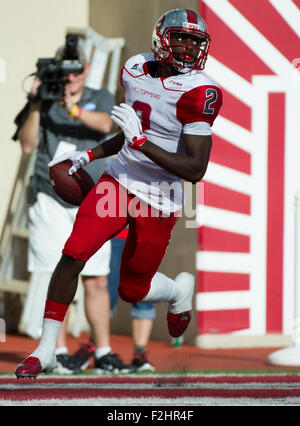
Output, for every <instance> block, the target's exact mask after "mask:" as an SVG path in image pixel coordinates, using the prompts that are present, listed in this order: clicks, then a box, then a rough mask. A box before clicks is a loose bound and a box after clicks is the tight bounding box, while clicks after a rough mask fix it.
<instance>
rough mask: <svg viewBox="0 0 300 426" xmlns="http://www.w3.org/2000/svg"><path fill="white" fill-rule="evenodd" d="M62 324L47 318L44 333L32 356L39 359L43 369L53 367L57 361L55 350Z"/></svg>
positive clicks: (44, 323)
mask: <svg viewBox="0 0 300 426" xmlns="http://www.w3.org/2000/svg"><path fill="white" fill-rule="evenodd" d="M61 326H62V322H60V321H55V320H52V319H49V318H45V319H44V321H43V332H42V337H41V340H40V343H39V346H38V347H37V348H36V350H35V351H34V352H33V353H32V354H31V355H30V356H32V357H36V358H39V360H40V362H41V366H42V368H43V369H44V368H47V367H48V366H51V365H52V364H53V362H54V361H55V349H56V341H57V337H58V333H59V331H60V329H61Z"/></svg>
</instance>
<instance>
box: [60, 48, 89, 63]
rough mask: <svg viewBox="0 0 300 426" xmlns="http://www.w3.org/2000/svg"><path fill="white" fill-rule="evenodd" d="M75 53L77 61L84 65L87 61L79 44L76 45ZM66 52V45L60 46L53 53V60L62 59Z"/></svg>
mask: <svg viewBox="0 0 300 426" xmlns="http://www.w3.org/2000/svg"><path fill="white" fill-rule="evenodd" d="M76 51H77V54H78V61H79V62H80V63H81V64H82V65H83V66H84V65H85V64H86V63H87V59H86V56H85V53H84V50H83V48H82V47H81V46H77V48H76ZM65 54H66V46H65V45H63V46H60V47H59V48H58V49H57V51H56V53H55V58H54V59H55V60H56V61H62V60H63V59H64V57H65Z"/></svg>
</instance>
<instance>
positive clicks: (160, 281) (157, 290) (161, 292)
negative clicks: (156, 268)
mask: <svg viewBox="0 0 300 426" xmlns="http://www.w3.org/2000/svg"><path fill="white" fill-rule="evenodd" d="M176 292H177V288H176V286H175V282H174V280H171V278H168V277H167V276H166V275H164V274H161V273H160V272H157V273H156V274H155V275H154V277H153V278H152V281H151V287H150V290H149V293H148V294H147V296H146V297H144V299H143V300H142V302H147V303H159V302H173V301H174V300H175V297H176Z"/></svg>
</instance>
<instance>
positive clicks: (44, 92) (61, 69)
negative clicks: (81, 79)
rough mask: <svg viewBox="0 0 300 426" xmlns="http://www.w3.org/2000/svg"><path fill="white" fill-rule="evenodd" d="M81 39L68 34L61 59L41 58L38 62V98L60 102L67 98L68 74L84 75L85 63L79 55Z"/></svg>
mask: <svg viewBox="0 0 300 426" xmlns="http://www.w3.org/2000/svg"><path fill="white" fill-rule="evenodd" d="M78 42H79V37H78V35H76V34H67V36H66V43H65V46H64V48H63V50H62V57H61V58H41V59H39V60H38V62H37V73H36V76H37V77H38V78H39V79H40V80H41V85H40V87H39V92H38V98H39V99H42V100H52V101H54V100H59V99H63V98H64V96H65V85H66V84H67V82H68V81H67V79H64V77H65V76H67V75H68V74H71V73H74V74H82V73H83V71H84V63H83V62H82V61H81V62H80V60H79V59H80V58H79V54H78Z"/></svg>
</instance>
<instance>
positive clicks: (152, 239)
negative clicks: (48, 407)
mask: <svg viewBox="0 0 300 426" xmlns="http://www.w3.org/2000/svg"><path fill="white" fill-rule="evenodd" d="M209 44H210V36H209V34H208V32H207V27H206V24H205V22H204V21H203V19H202V18H201V17H200V15H199V14H198V13H196V12H194V11H192V10H189V9H175V10H171V11H169V12H167V13H165V14H164V15H163V16H162V17H161V18H160V19H159V20H158V22H157V24H156V25H155V27H154V31H153V44H152V50H153V53H152V54H148V53H143V54H139V55H137V56H134V57H132V58H131V59H129V60H128V61H127V62H126V64H125V65H124V67H123V68H122V71H121V84H122V86H123V88H124V91H125V103H124V104H121V105H120V106H115V107H114V109H113V112H112V119H113V121H114V122H115V123H116V124H117V125H118V126H119V127H120V128H121V130H122V132H121V133H119V134H118V135H116V136H115V137H114V138H112V139H111V140H109V141H107V142H104V143H103V144H102V145H99V146H98V147H96V148H94V149H92V150H87V151H83V152H76V153H73V154H70V155H69V156H68V159H71V160H72V163H73V165H72V167H71V169H70V171H69V173H70V174H72V173H74V172H75V171H76V170H78V169H79V168H80V167H83V166H85V165H86V164H88V163H89V162H91V161H95V160H97V159H100V158H104V157H108V156H112V155H115V154H117V157H116V158H115V159H114V160H113V161H112V163H111V165H110V166H109V167H108V168H107V169H106V171H105V172H104V175H103V176H102V177H101V179H100V181H99V182H98V184H97V185H96V187H95V188H94V189H93V190H92V191H91V192H90V193H89V194H88V196H87V197H86V198H85V200H84V201H83V203H82V205H81V207H80V209H79V212H78V215H77V219H76V222H75V225H74V228H73V232H72V234H71V236H70V237H69V239H68V240H67V242H66V244H65V247H64V249H63V255H62V257H61V260H60V262H59V263H58V265H57V267H56V270H55V272H54V274H53V276H52V279H51V281H50V285H49V291H48V298H47V302H46V307H45V316H44V324H43V334H42V338H41V341H40V344H39V346H38V348H37V349H36V350H35V351H34V352H33V354H31V355H30V357H29V358H27V359H25V360H24V361H23V362H22V364H20V365H19V366H18V367H17V369H16V375H17V377H36V376H37V375H38V374H39V373H41V372H42V371H47V370H51V368H52V367H53V365H54V364H55V356H54V352H55V343H56V338H57V334H58V332H59V329H60V326H61V322H62V321H63V319H64V316H65V314H66V312H67V309H68V306H69V305H70V304H71V302H72V300H73V298H74V295H75V292H76V289H77V281H78V274H79V273H80V271H81V270H82V268H83V267H84V265H85V262H86V261H87V260H88V259H89V258H90V257H91V256H92V255H93V254H94V253H95V252H96V251H97V250H98V249H99V248H100V247H101V246H102V245H103V244H104V243H105V241H107V240H109V239H110V238H112V237H113V236H115V235H116V234H118V233H119V232H120V231H121V230H122V229H124V228H125V227H126V226H127V225H128V226H129V234H128V238H127V242H126V246H125V248H124V252H123V257H122V264H121V271H120V285H119V293H120V296H121V297H122V299H123V300H125V301H127V302H130V303H132V302H137V301H141V302H149V303H158V302H168V313H167V322H168V328H169V332H170V334H171V336H173V337H178V336H181V335H182V334H183V333H184V331H185V330H186V328H187V326H188V324H189V322H190V320H191V311H192V297H193V293H194V277H193V276H192V275H191V274H189V273H185V272H183V273H181V274H179V275H178V276H177V278H176V279H175V280H172V279H170V278H168V277H166V276H165V275H163V274H161V273H157V270H158V268H159V265H160V263H161V261H162V259H163V257H164V254H165V251H166V249H167V247H168V244H169V241H170V238H171V233H172V229H173V227H174V225H175V223H176V220H177V217H178V212H179V211H180V209H181V207H182V202H183V201H182V200H183V194H182V189H181V185H180V181H181V180H182V179H184V180H186V181H189V182H192V183H196V182H199V181H200V180H201V179H202V178H203V176H204V174H205V172H206V169H207V165H208V161H209V156H210V151H211V146H212V137H211V126H212V125H213V122H214V120H215V118H216V117H217V115H218V113H219V110H220V107H221V105H222V92H221V89H220V88H219V86H218V85H217V84H216V83H215V82H214V81H212V80H211V79H210V78H208V77H207V76H206V75H205V74H203V73H202V70H203V69H204V66H205V62H206V59H207V55H208V50H209ZM65 159H66V157H63V158H60V159H58V160H57V161H56V162H52V163H50V164H49V166H52V165H53V164H56V163H57V162H59V161H63V160H65ZM106 205H108V206H109V207H108V209H106V208H105V206H106Z"/></svg>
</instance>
